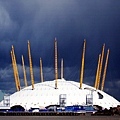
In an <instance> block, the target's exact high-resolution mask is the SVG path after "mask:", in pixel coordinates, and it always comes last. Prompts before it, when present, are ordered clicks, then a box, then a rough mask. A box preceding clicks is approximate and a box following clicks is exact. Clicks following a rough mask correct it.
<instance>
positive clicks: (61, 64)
mask: <svg viewBox="0 0 120 120" xmlns="http://www.w3.org/2000/svg"><path fill="white" fill-rule="evenodd" d="M62 78H63V59H61V79H62Z"/></svg>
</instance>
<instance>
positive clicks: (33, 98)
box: [0, 79, 120, 110]
mask: <svg viewBox="0 0 120 120" xmlns="http://www.w3.org/2000/svg"><path fill="white" fill-rule="evenodd" d="M57 81H58V89H55V81H46V82H42V83H37V84H35V85H34V90H32V86H28V87H25V88H24V89H22V90H20V91H18V92H15V93H14V94H12V95H11V96H10V107H12V106H15V105H21V106H22V107H24V108H25V109H26V110H29V109H30V108H31V107H34V108H41V107H42V108H44V107H46V106H48V105H63V106H64V105H65V106H69V105H86V104H92V105H99V106H102V107H103V108H108V109H109V108H110V107H116V106H117V105H120V102H119V101H117V100H116V99H115V98H113V97H112V96H110V95H108V94H106V93H105V92H103V91H101V90H96V89H95V88H94V87H91V86H88V85H86V84H83V85H82V89H79V83H78V82H74V81H66V80H65V79H58V80H57ZM3 104H4V101H2V102H1V103H0V106H2V105H3Z"/></svg>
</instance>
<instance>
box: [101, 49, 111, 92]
mask: <svg viewBox="0 0 120 120" xmlns="http://www.w3.org/2000/svg"><path fill="white" fill-rule="evenodd" d="M109 53H110V51H109V49H108V51H107V56H106V62H105V67H104V72H103V78H102V84H101V90H102V91H103V88H104V83H105V77H106V71H107V65H108V57H109Z"/></svg>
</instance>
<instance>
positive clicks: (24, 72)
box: [22, 55, 27, 87]
mask: <svg viewBox="0 0 120 120" xmlns="http://www.w3.org/2000/svg"><path fill="white" fill-rule="evenodd" d="M22 68H23V74H24V83H25V87H27V77H26V71H25V64H24V57H23V55H22Z"/></svg>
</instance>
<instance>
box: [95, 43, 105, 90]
mask: <svg viewBox="0 0 120 120" xmlns="http://www.w3.org/2000/svg"><path fill="white" fill-rule="evenodd" d="M104 49H105V44H104V45H103V48H102V55H101V60H100V69H99V73H98V81H97V87H96V88H97V89H99V85H100V78H101V72H102V65H103V57H104Z"/></svg>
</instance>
